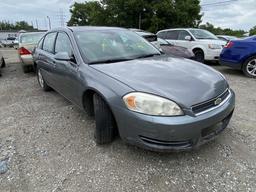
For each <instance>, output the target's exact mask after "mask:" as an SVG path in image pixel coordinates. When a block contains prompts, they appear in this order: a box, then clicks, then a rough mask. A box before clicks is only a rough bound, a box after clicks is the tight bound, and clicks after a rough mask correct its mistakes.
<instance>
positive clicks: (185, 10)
mask: <svg viewBox="0 0 256 192" xmlns="http://www.w3.org/2000/svg"><path fill="white" fill-rule="evenodd" d="M200 10H201V7H200V1H199V0H175V1H174V0H129V1H127V0H101V1H87V2H84V3H74V4H73V5H72V6H71V8H70V12H71V19H70V20H69V22H68V25H69V26H82V25H92V26H94V25H95V26H119V27H126V28H142V29H144V30H147V31H151V32H157V31H159V30H161V29H167V28H177V27H198V28H202V29H206V30H208V31H210V32H212V33H214V34H216V35H233V36H237V37H242V36H244V34H245V33H247V31H244V30H232V29H229V28H226V29H222V28H220V27H215V26H214V25H212V24H210V23H206V24H201V22H202V20H201V19H202V15H201V14H200ZM200 24H201V25H200ZM250 35H256V26H255V27H254V28H252V29H251V30H250Z"/></svg>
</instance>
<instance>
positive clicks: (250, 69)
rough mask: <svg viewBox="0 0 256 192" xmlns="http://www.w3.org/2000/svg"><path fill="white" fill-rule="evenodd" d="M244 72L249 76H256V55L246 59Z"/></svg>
mask: <svg viewBox="0 0 256 192" xmlns="http://www.w3.org/2000/svg"><path fill="white" fill-rule="evenodd" d="M243 72H244V74H245V75H246V76H247V77H251V78H256V56H254V57H251V58H249V59H247V60H246V61H245V63H244V65H243Z"/></svg>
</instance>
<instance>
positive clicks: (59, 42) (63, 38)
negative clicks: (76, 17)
mask: <svg viewBox="0 0 256 192" xmlns="http://www.w3.org/2000/svg"><path fill="white" fill-rule="evenodd" d="M59 52H67V53H68V54H69V55H70V56H71V55H72V46H71V42H70V40H69V37H68V35H67V34H66V33H58V36H57V39H56V45H55V53H59Z"/></svg>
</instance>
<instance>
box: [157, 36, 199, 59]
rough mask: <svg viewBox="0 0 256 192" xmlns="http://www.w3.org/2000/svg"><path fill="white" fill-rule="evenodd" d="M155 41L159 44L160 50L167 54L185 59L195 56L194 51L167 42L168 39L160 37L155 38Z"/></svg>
mask: <svg viewBox="0 0 256 192" xmlns="http://www.w3.org/2000/svg"><path fill="white" fill-rule="evenodd" d="M157 41H158V42H159V44H160V48H161V51H162V52H164V53H165V54H167V55H173V56H177V57H184V58H186V59H194V57H195V55H194V53H192V52H191V51H189V50H188V49H187V48H185V47H181V46H176V45H173V44H171V43H169V42H168V41H166V40H164V39H161V38H157Z"/></svg>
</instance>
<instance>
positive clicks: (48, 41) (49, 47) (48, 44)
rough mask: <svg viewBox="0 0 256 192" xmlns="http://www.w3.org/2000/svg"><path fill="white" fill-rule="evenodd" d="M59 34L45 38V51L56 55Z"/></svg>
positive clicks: (50, 34)
mask: <svg viewBox="0 0 256 192" xmlns="http://www.w3.org/2000/svg"><path fill="white" fill-rule="evenodd" d="M56 34H57V33H49V34H47V35H46V36H45V38H44V44H43V50H45V51H47V52H49V53H54V42H55V37H56Z"/></svg>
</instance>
